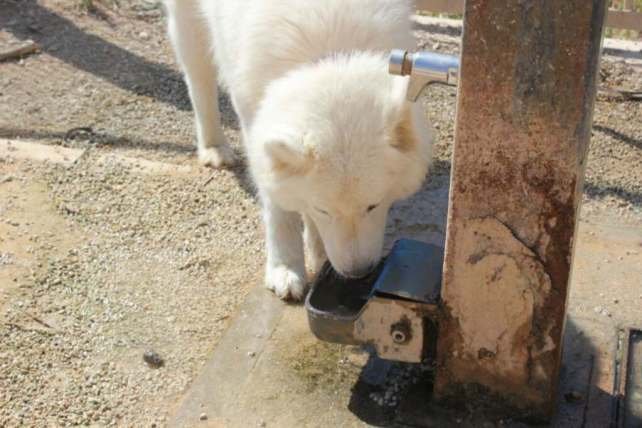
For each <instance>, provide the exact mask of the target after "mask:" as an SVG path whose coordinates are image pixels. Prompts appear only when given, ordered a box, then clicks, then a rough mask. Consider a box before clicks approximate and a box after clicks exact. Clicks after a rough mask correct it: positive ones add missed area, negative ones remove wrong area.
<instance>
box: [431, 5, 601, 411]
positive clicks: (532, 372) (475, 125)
mask: <svg viewBox="0 0 642 428" xmlns="http://www.w3.org/2000/svg"><path fill="white" fill-rule="evenodd" d="M605 14H606V0H543V1H530V0H526V1H519V2H506V1H504V0H468V1H467V2H466V7H465V15H464V35H463V40H462V58H461V67H460V73H461V74H460V76H459V94H458V106H457V127H456V137H455V151H454V157H453V170H452V184H451V194H450V206H449V213H448V230H447V238H446V254H445V263H444V281H443V290H442V297H443V299H444V306H445V314H446V315H445V319H444V320H442V323H441V326H440V333H439V344H438V351H437V353H438V358H439V369H438V371H437V373H438V374H437V379H436V384H435V392H436V396H437V398H438V399H440V400H443V401H450V402H454V403H458V402H466V403H467V404H470V403H474V402H477V403H480V404H487V403H491V402H492V403H493V407H494V408H495V409H496V410H500V411H502V412H505V413H507V414H510V415H512V416H515V415H519V416H521V417H523V418H531V419H536V420H546V419H548V418H549V417H550V416H551V414H552V411H553V410H554V404H555V402H556V399H557V392H556V389H557V384H558V375H559V371H560V364H561V351H562V349H561V344H562V333H563V327H564V320H565V313H566V301H567V296H568V284H569V275H570V271H571V263H572V256H573V241H574V237H575V233H576V225H577V219H578V212H579V204H580V201H581V195H582V192H581V190H582V182H583V176H584V166H585V163H586V153H587V147H588V142H589V138H590V130H591V122H592V112H593V103H594V98H595V91H596V76H597V71H598V64H599V55H600V44H601V37H602V29H603V26H604V17H605Z"/></svg>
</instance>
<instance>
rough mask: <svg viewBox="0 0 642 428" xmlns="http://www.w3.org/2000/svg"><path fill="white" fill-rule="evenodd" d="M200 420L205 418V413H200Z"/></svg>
mask: <svg viewBox="0 0 642 428" xmlns="http://www.w3.org/2000/svg"><path fill="white" fill-rule="evenodd" d="M198 418H199V419H200V420H202V421H204V420H206V419H207V414H206V413H201V415H200V416H199V417H198Z"/></svg>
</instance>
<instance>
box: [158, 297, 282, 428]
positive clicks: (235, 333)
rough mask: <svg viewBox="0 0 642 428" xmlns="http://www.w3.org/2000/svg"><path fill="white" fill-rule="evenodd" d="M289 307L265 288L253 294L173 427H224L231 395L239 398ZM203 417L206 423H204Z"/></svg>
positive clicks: (172, 420) (190, 391) (194, 385)
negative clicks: (226, 407)
mask: <svg viewBox="0 0 642 428" xmlns="http://www.w3.org/2000/svg"><path fill="white" fill-rule="evenodd" d="M285 307H286V304H285V303H284V302H283V301H281V300H279V299H278V298H277V297H275V296H274V294H272V293H271V292H270V291H268V290H267V289H266V288H264V287H262V286H255V287H254V289H253V290H251V291H250V293H249V294H248V296H247V298H246V299H245V302H243V304H242V306H241V308H240V310H239V312H238V313H237V315H236V317H235V318H234V320H233V321H232V323H231V325H230V326H229V327H228V328H227V330H226V332H225V333H224V335H223V337H222V338H221V340H220V341H219V342H218V344H217V345H216V348H215V350H214V353H213V355H212V357H211V359H210V360H209V361H208V362H207V363H205V366H204V367H203V369H202V370H201V372H200V374H198V375H197V377H196V378H195V380H194V381H193V383H192V384H191V386H190V387H189V388H188V390H187V392H186V393H185V394H184V396H183V399H182V400H181V403H180V404H179V406H178V410H177V411H176V412H175V413H174V414H173V415H170V422H169V424H168V426H170V427H191V426H194V425H197V424H199V426H217V427H218V426H225V425H226V422H225V408H224V404H223V403H230V402H233V401H234V400H230V398H229V397H230V395H232V396H238V395H239V394H240V393H241V391H242V390H243V383H244V381H246V380H247V379H248V378H249V374H250V373H251V372H252V370H254V368H255V366H256V365H257V363H258V361H259V359H260V358H261V352H262V350H263V349H264V348H265V345H266V343H267V342H268V340H269V339H270V337H271V335H272V332H273V331H274V329H275V328H276V326H277V324H278V323H279V320H280V319H281V317H282V316H283V311H284V309H285ZM201 414H205V415H206V419H201V418H200V416H201Z"/></svg>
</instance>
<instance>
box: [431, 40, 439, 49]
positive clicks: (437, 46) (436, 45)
mask: <svg viewBox="0 0 642 428" xmlns="http://www.w3.org/2000/svg"><path fill="white" fill-rule="evenodd" d="M440 47H441V44H440V43H439V42H437V43H435V44H433V45H432V48H433V49H434V50H439V48H440Z"/></svg>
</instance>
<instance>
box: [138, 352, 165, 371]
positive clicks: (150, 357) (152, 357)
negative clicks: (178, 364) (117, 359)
mask: <svg viewBox="0 0 642 428" xmlns="http://www.w3.org/2000/svg"><path fill="white" fill-rule="evenodd" d="M143 361H145V362H146V363H147V365H148V366H150V367H152V368H155V369H157V368H159V367H162V366H163V365H164V364H165V360H163V358H161V356H160V355H158V354H157V353H156V352H154V351H152V350H148V351H145V353H144V354H143Z"/></svg>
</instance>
